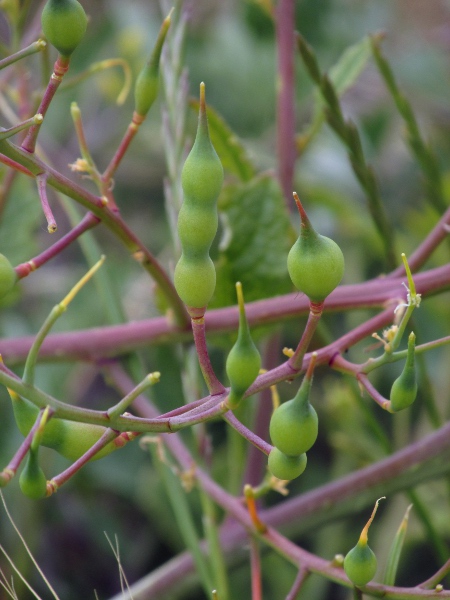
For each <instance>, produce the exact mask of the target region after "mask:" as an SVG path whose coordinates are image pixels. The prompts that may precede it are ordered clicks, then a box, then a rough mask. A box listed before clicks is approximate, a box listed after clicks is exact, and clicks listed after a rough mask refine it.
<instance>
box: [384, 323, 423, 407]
mask: <svg viewBox="0 0 450 600" xmlns="http://www.w3.org/2000/svg"><path fill="white" fill-rule="evenodd" d="M415 342H416V336H415V334H414V333H413V332H411V333H410V334H409V338H408V353H407V355H406V363H405V366H404V367H403V371H402V372H401V374H400V376H399V377H397V379H396V380H395V381H394V383H393V384H392V388H391V394H390V401H391V410H392V411H393V412H398V411H399V410H403V409H405V408H408V406H411V404H412V403H413V402H414V400H415V399H416V396H417V381H416V369H415Z"/></svg>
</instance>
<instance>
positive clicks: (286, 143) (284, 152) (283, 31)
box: [276, 0, 296, 203]
mask: <svg viewBox="0 0 450 600" xmlns="http://www.w3.org/2000/svg"><path fill="white" fill-rule="evenodd" d="M294 17H295V0H280V1H279V2H278V7H277V10H276V39H277V50H278V60H277V63H278V69H277V153H278V179H279V182H280V185H281V189H282V190H283V193H284V197H285V199H286V202H287V203H289V201H290V198H291V193H292V187H293V179H294V166H295V159H296V147H295V96H294V94H295V71H294V55H295V35H294V27H295V18H294Z"/></svg>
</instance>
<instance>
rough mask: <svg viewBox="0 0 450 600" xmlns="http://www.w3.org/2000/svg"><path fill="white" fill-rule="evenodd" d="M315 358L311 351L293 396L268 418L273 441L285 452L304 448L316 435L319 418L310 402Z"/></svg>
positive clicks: (304, 450)
mask: <svg viewBox="0 0 450 600" xmlns="http://www.w3.org/2000/svg"><path fill="white" fill-rule="evenodd" d="M316 356H317V355H316ZM315 360H316V359H315V357H314V355H313V358H312V359H311V362H310V364H309V368H308V372H307V373H306V375H305V377H304V379H303V381H302V384H301V386H300V388H299V390H298V392H297V394H296V395H295V397H294V398H293V399H292V400H288V401H287V402H284V403H283V404H281V405H280V406H279V407H278V408H277V409H275V410H274V412H273V414H272V418H271V419H270V439H271V440H272V444H273V445H274V446H275V447H276V448H278V450H280V451H281V452H283V453H284V454H287V455H288V456H298V455H299V454H303V453H304V452H307V451H308V450H309V449H310V448H311V446H312V445H313V444H314V442H315V441H316V439H317V434H318V426H319V420H318V417H317V413H316V411H315V410H314V408H313V407H312V406H311V404H310V402H309V392H310V389H311V384H312V375H313V370H314V366H315Z"/></svg>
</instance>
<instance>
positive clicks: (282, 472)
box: [268, 448, 308, 481]
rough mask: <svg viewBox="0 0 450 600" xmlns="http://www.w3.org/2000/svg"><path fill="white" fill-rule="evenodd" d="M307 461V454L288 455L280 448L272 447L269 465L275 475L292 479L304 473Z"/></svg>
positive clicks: (279, 477)
mask: <svg viewBox="0 0 450 600" xmlns="http://www.w3.org/2000/svg"><path fill="white" fill-rule="evenodd" d="M307 462H308V459H307V458H306V454H300V456H287V455H286V454H283V452H281V451H280V450H278V448H272V450H271V451H270V454H269V461H268V466H269V471H270V472H271V473H272V475H273V476H274V477H277V478H278V479H284V480H288V481H290V480H291V479H295V478H296V477H299V476H300V475H301V474H302V473H303V471H304V470H305V469H306V464H307Z"/></svg>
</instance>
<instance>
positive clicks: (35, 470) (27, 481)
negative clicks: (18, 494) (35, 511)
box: [19, 448, 47, 500]
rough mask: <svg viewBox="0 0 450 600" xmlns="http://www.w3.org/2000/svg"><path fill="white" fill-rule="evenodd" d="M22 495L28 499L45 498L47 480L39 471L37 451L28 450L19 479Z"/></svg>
mask: <svg viewBox="0 0 450 600" xmlns="http://www.w3.org/2000/svg"><path fill="white" fill-rule="evenodd" d="M19 485H20V489H21V490H22V493H23V494H24V495H25V496H28V498H32V499H33V500H37V499H39V498H45V496H46V494H47V478H46V477H45V474H44V471H43V470H42V469H41V467H40V465H39V460H38V450H37V449H36V450H32V449H31V448H30V450H29V452H28V455H27V461H26V463H25V467H24V468H23V470H22V473H21V474H20V477H19Z"/></svg>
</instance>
